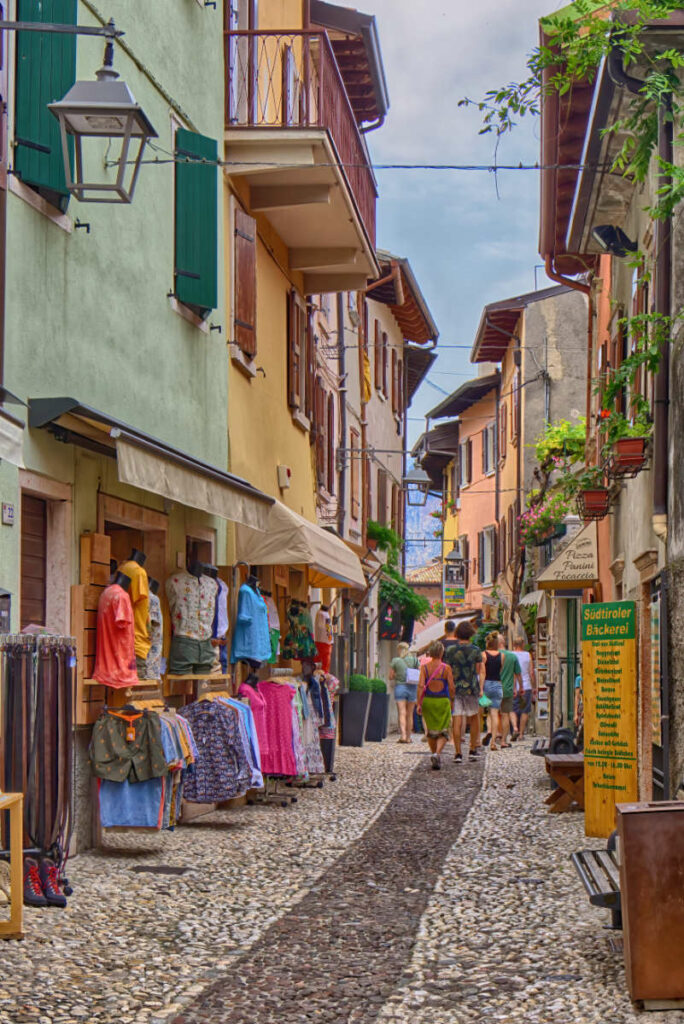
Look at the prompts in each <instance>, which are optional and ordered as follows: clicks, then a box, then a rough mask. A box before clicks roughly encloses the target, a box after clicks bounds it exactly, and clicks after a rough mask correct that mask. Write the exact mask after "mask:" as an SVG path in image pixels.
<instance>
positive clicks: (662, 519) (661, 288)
mask: <svg viewBox="0 0 684 1024" xmlns="http://www.w3.org/2000/svg"><path fill="white" fill-rule="evenodd" d="M607 70H608V74H609V75H610V78H611V80H612V81H613V82H614V83H615V85H617V86H619V87H620V88H623V89H628V90H629V92H631V93H633V94H634V95H643V93H642V89H643V86H644V82H643V80H642V79H640V78H635V77H634V76H633V75H628V74H627V72H626V71H625V69H624V64H623V54H622V50H621V49H620V47H619V46H614V47H613V49H612V50H611V51H610V53H609V55H608V62H607ZM658 157H659V158H660V159H661V160H664V161H665V162H666V163H669V164H671V163H672V162H673V126H672V96H671V95H669V94H667V95H665V96H663V97H662V98H661V101H660V104H659V106H658ZM670 184H671V178H670V175H669V174H667V173H664V172H661V173H660V175H659V176H658V188H660V189H663V188H666V187H668V186H669V185H670ZM654 235H655V238H654V241H655V252H656V258H655V311H656V313H660V314H661V315H662V316H670V314H671V312H672V219H671V217H666V218H665V219H664V220H657V221H656V223H655V231H654ZM654 399H655V401H654V405H655V408H654V410H653V517H652V520H651V523H652V526H653V532H654V533H655V535H656V537H658V538H659V539H660V540H661V541H662V542H663V543H665V541H666V540H667V492H668V483H669V461H668V456H669V451H668V450H669V423H668V407H669V402H670V345H669V342H668V343H667V345H666V347H665V351H664V352H663V353H662V354H661V359H660V365H659V367H658V370H657V372H656V376H655V381H654Z"/></svg>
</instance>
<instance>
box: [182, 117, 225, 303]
mask: <svg viewBox="0 0 684 1024" xmlns="http://www.w3.org/2000/svg"><path fill="white" fill-rule="evenodd" d="M184 157H192V158H194V159H195V160H203V159H204V160H208V161H212V162H211V163H207V164H202V163H183V162H182V161H183V158H184ZM176 158H177V159H179V160H180V162H178V163H176V251H175V265H174V277H175V291H176V297H177V298H178V299H179V300H180V302H184V303H185V304H186V305H188V306H192V307H193V308H196V309H198V310H199V311H201V312H202V313H206V312H207V311H208V310H210V309H216V306H217V302H218V294H217V290H218V285H217V281H218V266H217V248H218V237H217V233H218V166H217V164H216V161H217V159H218V143H217V142H216V139H209V138H206V137H205V136H204V135H198V134H197V133H196V132H189V131H187V130H186V129H185V128H179V129H178V131H177V132H176Z"/></svg>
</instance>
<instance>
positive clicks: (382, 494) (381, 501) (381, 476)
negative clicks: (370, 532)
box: [378, 469, 387, 526]
mask: <svg viewBox="0 0 684 1024" xmlns="http://www.w3.org/2000/svg"><path fill="white" fill-rule="evenodd" d="M378 522H379V523H380V525H381V526H386V525H387V473H386V472H385V470H384V469H379V470H378Z"/></svg>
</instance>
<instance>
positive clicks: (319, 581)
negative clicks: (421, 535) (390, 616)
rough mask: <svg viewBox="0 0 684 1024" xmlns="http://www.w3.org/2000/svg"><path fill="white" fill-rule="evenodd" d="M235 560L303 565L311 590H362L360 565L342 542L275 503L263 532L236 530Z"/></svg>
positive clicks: (362, 581)
mask: <svg viewBox="0 0 684 1024" xmlns="http://www.w3.org/2000/svg"><path fill="white" fill-rule="evenodd" d="M236 544H237V557H238V559H239V560H240V561H243V562H247V563H248V564H249V565H305V566H307V568H308V570H309V582H310V583H311V585H312V586H314V587H356V588H357V589H359V590H365V589H366V577H365V576H364V574H363V569H362V567H361V562H360V561H359V559H358V558H357V556H356V555H355V554H354V552H353V551H350V549H349V548H348V547H347V545H346V544H345V543H344V541H342V540H340V538H339V537H336V536H335V535H334V534H332V533H329V532H328V531H327V530H324V529H323V528H322V527H320V526H318V525H317V524H316V523H310V522H309V520H308V519H305V518H304V517H303V516H300V515H298V514H297V513H296V512H293V511H292V509H289V508H287V506H286V505H283V504H282V502H280V501H276V502H275V504H274V505H273V506H272V507H271V509H270V511H269V512H268V515H267V522H266V526H265V527H264V532H263V533H260V532H258V531H257V530H255V529H250V528H249V527H247V526H238V528H237V530H236Z"/></svg>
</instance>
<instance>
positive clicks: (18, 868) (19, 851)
mask: <svg viewBox="0 0 684 1024" xmlns="http://www.w3.org/2000/svg"><path fill="white" fill-rule="evenodd" d="M0 811H9V850H10V917H9V920H8V921H0V938H3V939H23V938H24V878H23V863H24V850H23V822H24V797H23V794H22V793H1V794H0ZM5 841H7V836H5Z"/></svg>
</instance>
